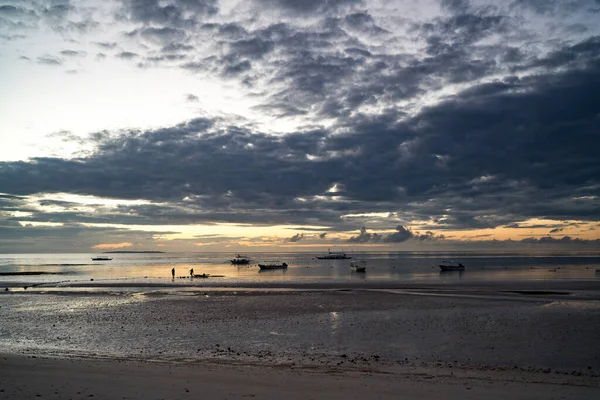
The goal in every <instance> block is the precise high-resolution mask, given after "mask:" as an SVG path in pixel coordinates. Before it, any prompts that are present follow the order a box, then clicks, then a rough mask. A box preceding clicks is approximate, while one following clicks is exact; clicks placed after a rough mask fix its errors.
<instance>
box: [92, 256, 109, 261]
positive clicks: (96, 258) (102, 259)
mask: <svg viewBox="0 0 600 400" xmlns="http://www.w3.org/2000/svg"><path fill="white" fill-rule="evenodd" d="M110 260H112V258H109V257H106V256H98V257H92V261H110Z"/></svg>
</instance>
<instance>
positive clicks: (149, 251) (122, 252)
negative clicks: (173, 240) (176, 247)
mask: <svg viewBox="0 0 600 400" xmlns="http://www.w3.org/2000/svg"><path fill="white" fill-rule="evenodd" d="M140 253H166V252H165V251H153V250H148V251H126V250H121V251H118V250H117V251H103V252H102V254H140Z"/></svg>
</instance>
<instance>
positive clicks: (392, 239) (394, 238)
mask: <svg viewBox="0 0 600 400" xmlns="http://www.w3.org/2000/svg"><path fill="white" fill-rule="evenodd" d="M413 236H414V234H413V233H412V232H411V230H410V229H407V228H405V227H404V226H402V225H398V226H397V227H396V232H394V233H391V234H389V235H388V236H386V237H384V238H383V241H384V242H386V243H402V242H406V241H407V240H408V239H411V238H412V237H413Z"/></svg>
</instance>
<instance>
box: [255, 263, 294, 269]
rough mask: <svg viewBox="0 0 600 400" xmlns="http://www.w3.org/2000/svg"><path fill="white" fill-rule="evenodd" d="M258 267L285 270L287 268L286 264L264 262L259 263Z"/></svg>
mask: <svg viewBox="0 0 600 400" xmlns="http://www.w3.org/2000/svg"><path fill="white" fill-rule="evenodd" d="M258 267H259V268H260V269H285V268H287V267H288V265H287V264H286V263H280V262H265V263H259V264H258Z"/></svg>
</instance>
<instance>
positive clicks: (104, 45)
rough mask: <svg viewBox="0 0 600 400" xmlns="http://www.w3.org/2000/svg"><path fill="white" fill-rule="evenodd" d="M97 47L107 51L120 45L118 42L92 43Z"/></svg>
mask: <svg viewBox="0 0 600 400" xmlns="http://www.w3.org/2000/svg"><path fill="white" fill-rule="evenodd" d="M92 43H93V44H95V45H96V46H99V47H102V48H103V49H105V50H112V49H115V48H116V47H117V46H118V45H117V43H116V42H92Z"/></svg>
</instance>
